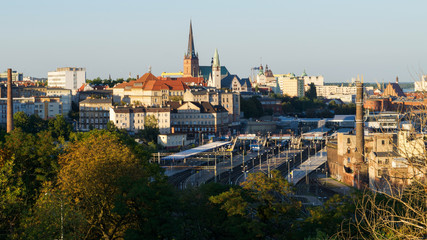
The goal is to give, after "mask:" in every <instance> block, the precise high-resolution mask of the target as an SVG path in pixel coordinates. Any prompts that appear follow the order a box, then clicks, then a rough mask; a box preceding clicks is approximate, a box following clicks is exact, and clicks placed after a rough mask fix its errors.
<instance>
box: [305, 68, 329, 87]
mask: <svg viewBox="0 0 427 240" xmlns="http://www.w3.org/2000/svg"><path fill="white" fill-rule="evenodd" d="M301 78H302V79H303V80H304V88H305V91H307V90H308V89H309V88H310V84H312V83H314V85H315V86H316V87H319V86H323V81H324V80H323V76H321V75H319V76H308V75H307V73H306V72H305V70H304V72H303V73H302V75H301Z"/></svg>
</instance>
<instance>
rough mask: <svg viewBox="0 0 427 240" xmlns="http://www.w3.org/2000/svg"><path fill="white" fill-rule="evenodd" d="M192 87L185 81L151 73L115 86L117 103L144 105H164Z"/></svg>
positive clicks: (114, 93) (114, 97) (114, 95)
mask: <svg viewBox="0 0 427 240" xmlns="http://www.w3.org/2000/svg"><path fill="white" fill-rule="evenodd" d="M188 89H190V88H189V87H188V86H187V85H186V84H185V83H184V82H183V81H181V80H179V79H177V80H159V79H158V78H157V77H155V76H154V75H153V74H151V73H146V74H144V75H143V76H142V77H141V78H139V79H137V80H134V81H130V82H123V83H121V84H118V85H117V86H115V87H114V88H113V99H114V102H115V103H120V102H124V103H127V104H135V105H142V106H146V107H149V106H155V107H160V106H164V105H165V104H166V103H167V102H168V101H170V100H171V98H174V97H180V98H182V96H183V95H184V92H185V91H186V90H188Z"/></svg>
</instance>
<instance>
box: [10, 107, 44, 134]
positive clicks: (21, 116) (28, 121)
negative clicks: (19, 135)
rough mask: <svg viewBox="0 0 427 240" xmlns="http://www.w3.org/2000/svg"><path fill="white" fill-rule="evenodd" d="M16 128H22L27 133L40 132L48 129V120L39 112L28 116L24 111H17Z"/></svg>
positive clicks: (14, 122)
mask: <svg viewBox="0 0 427 240" xmlns="http://www.w3.org/2000/svg"><path fill="white" fill-rule="evenodd" d="M13 124H14V126H15V128H21V129H22V130H23V131H24V132H26V133H38V132H40V131H43V130H46V129H47V122H46V121H45V120H43V119H42V118H40V117H39V115H37V114H33V115H31V116H28V115H27V114H25V113H24V112H17V113H15V114H14V115H13Z"/></svg>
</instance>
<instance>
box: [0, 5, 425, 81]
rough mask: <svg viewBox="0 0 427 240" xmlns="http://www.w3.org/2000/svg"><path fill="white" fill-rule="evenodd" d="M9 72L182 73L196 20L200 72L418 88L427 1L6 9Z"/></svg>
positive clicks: (3, 58)
mask: <svg viewBox="0 0 427 240" xmlns="http://www.w3.org/2000/svg"><path fill="white" fill-rule="evenodd" d="M2 8H3V11H2V14H1V15H0V21H1V22H2V23H3V24H2V40H1V45H0V46H1V54H0V71H1V72H3V71H5V70H6V69H7V68H9V67H11V68H13V69H14V70H17V71H19V72H23V73H24V76H33V77H47V72H48V71H54V70H55V69H56V68H57V67H67V66H72V67H85V68H86V71H87V78H88V79H93V78H96V77H101V78H108V76H109V75H110V74H111V77H112V78H113V79H116V78H127V77H128V75H129V73H132V76H133V77H135V76H136V75H140V76H141V75H142V74H144V73H146V72H148V68H149V66H150V65H151V67H152V72H153V74H155V75H156V76H157V75H160V74H161V73H162V72H177V71H181V70H182V68H183V57H184V53H185V52H186V50H187V41H188V30H189V23H190V19H191V20H192V22H193V33H194V44H195V49H196V51H197V52H198V54H199V61H200V65H210V61H211V58H212V57H213V54H214V51H215V49H216V48H217V49H218V52H219V57H220V62H221V65H223V66H226V67H227V68H228V70H229V71H230V72H231V73H232V74H238V75H239V76H240V77H248V76H249V75H250V74H251V70H250V69H251V68H252V67H257V66H259V65H260V64H261V63H262V64H263V65H265V64H268V66H269V68H270V69H272V71H273V73H274V74H279V73H290V72H292V73H295V74H297V75H300V74H301V73H302V72H303V71H304V69H305V70H306V72H307V74H309V75H323V76H324V78H325V82H347V81H349V80H350V79H351V78H353V77H356V76H357V75H358V74H360V75H363V76H364V80H365V81H367V82H375V80H377V81H379V82H382V81H384V82H392V81H395V78H396V76H399V80H400V81H402V82H411V81H414V80H416V81H418V80H419V76H420V75H421V74H425V73H427V59H426V58H427V44H426V43H425V42H426V40H427V32H426V31H425V30H424V28H425V22H426V20H425V9H427V1H421V0H419V1H396V0H388V1H385V0H378V1H366V0H361V1H342V0H333V1H332V0H322V1H319V0H307V1H265V2H261V1H223V0H217V1H196V0H195V1H146V2H145V1H144V2H143V1H127V0H123V1H120V2H119V1H110V0H103V1H100V0H91V1H81V0H75V1H52V0H49V1H45V0H40V1H29V0H27V1H5V2H4V3H3V4H2Z"/></svg>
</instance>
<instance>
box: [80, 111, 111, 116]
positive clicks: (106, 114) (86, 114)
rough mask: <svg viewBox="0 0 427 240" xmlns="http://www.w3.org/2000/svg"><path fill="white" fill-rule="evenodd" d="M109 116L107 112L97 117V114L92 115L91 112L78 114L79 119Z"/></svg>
mask: <svg viewBox="0 0 427 240" xmlns="http://www.w3.org/2000/svg"><path fill="white" fill-rule="evenodd" d="M109 115H110V114H109V113H108V112H104V113H99V115H98V113H93V112H86V113H85V112H81V113H80V116H81V117H84V116H86V117H93V116H95V117H98V116H99V117H108V116H109Z"/></svg>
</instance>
